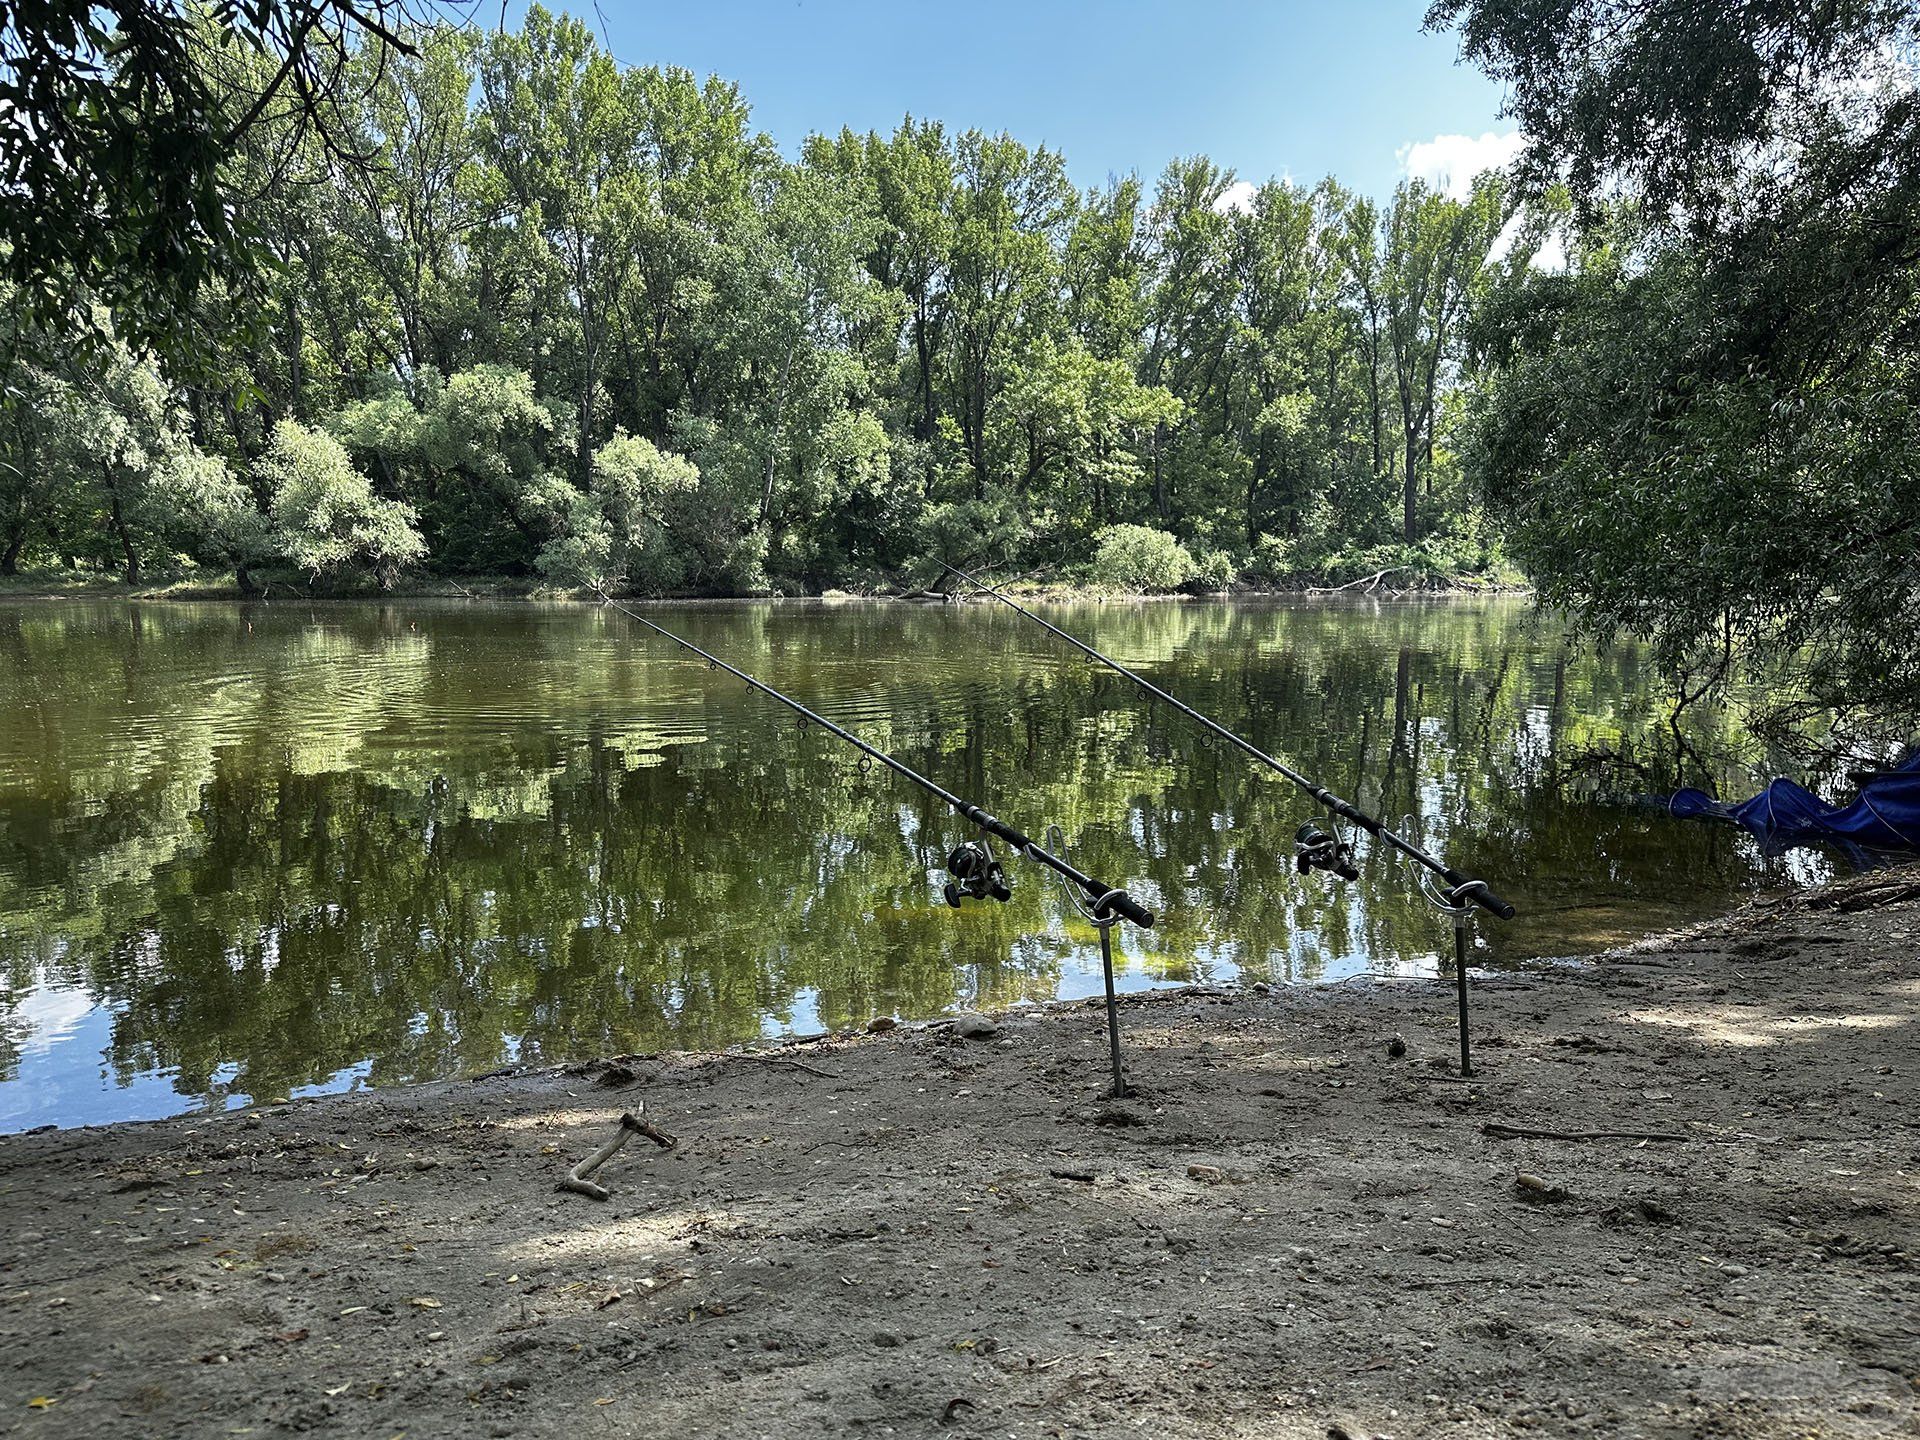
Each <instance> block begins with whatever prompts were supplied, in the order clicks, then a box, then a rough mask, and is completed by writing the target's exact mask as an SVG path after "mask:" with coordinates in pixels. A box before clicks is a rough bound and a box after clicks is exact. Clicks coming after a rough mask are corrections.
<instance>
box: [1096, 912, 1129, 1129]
mask: <svg viewBox="0 0 1920 1440" xmlns="http://www.w3.org/2000/svg"><path fill="white" fill-rule="evenodd" d="M1100 970H1101V973H1102V975H1103V976H1104V977H1105V979H1106V982H1107V1050H1108V1052H1109V1053H1110V1054H1111V1055H1112V1057H1113V1097H1112V1098H1113V1099H1115V1100H1124V1099H1126V1098H1127V1096H1129V1095H1131V1094H1132V1093H1133V1092H1132V1091H1131V1090H1130V1089H1128V1088H1127V1077H1126V1072H1125V1071H1123V1070H1122V1069H1121V1068H1120V1002H1119V1000H1118V999H1116V998H1115V996H1114V993H1113V926H1112V925H1111V924H1106V925H1102V926H1101V927H1100Z"/></svg>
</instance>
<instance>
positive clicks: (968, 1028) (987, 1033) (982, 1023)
mask: <svg viewBox="0 0 1920 1440" xmlns="http://www.w3.org/2000/svg"><path fill="white" fill-rule="evenodd" d="M953 1033H954V1034H956V1035H958V1036H959V1037H960V1038H961V1039H962V1040H991V1039H992V1038H993V1037H994V1036H995V1035H998V1034H999V1033H1000V1027H999V1026H998V1025H996V1024H994V1023H993V1021H991V1020H989V1019H988V1018H987V1017H986V1016H984V1015H962V1016H961V1017H960V1018H959V1019H958V1020H956V1021H954V1022H953Z"/></svg>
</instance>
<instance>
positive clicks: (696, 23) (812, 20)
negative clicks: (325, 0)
mask: <svg viewBox="0 0 1920 1440" xmlns="http://www.w3.org/2000/svg"><path fill="white" fill-rule="evenodd" d="M548 4H549V8H553V9H566V10H569V11H571V12H572V13H574V14H576V15H578V16H580V18H582V19H584V20H586V21H587V22H588V23H589V24H591V25H593V27H594V28H595V29H596V30H597V31H600V32H601V34H602V35H603V36H604V38H605V40H606V42H607V43H608V45H609V46H610V48H611V49H612V51H613V53H614V54H615V55H616V56H618V57H619V58H620V59H621V60H623V61H626V62H628V63H630V64H662V65H667V64H671V65H683V66H686V67H687V68H688V69H690V70H694V71H696V72H698V73H700V74H703V75H704V74H708V73H716V74H719V75H722V76H725V77H726V78H727V79H730V80H734V81H737V82H738V83H739V84H740V87H741V90H742V92H743V93H744V95H745V97H746V98H747V100H748V101H749V102H751V104H752V105H753V113H754V120H755V122H756V123H757V124H758V125H759V127H760V128H761V129H763V130H766V131H767V132H768V133H770V134H771V135H772V136H773V137H774V138H775V139H776V140H777V141H779V143H780V145H781V148H782V149H783V150H785V151H786V152H787V153H788V154H793V153H795V151H796V150H797V149H798V146H799V144H800V141H801V139H802V138H803V137H804V136H805V135H806V134H808V133H809V132H810V131H814V130H838V129H839V128H840V126H842V125H850V126H852V127H854V128H855V129H856V130H869V129H880V130H890V129H891V128H893V126H894V125H896V124H898V123H899V120H900V118H901V116H903V115H904V114H906V113H907V112H908V111H911V112H912V113H913V114H915V115H918V116H926V117H929V118H933V119H938V120H942V121H945V122H946V123H947V124H948V125H949V126H950V127H956V128H960V129H965V128H967V127H969V126H978V127H980V128H982V129H987V130H1008V131H1011V132H1012V133H1013V134H1014V135H1015V136H1016V137H1017V138H1019V139H1021V140H1024V141H1026V142H1028V143H1029V144H1033V143H1040V142H1044V143H1046V144H1047V145H1049V146H1052V147H1054V148H1056V149H1059V150H1062V151H1064V152H1065V155H1066V159H1067V166H1068V169H1069V170H1070V172H1071V173H1072V175H1073V177H1074V179H1075V180H1076V181H1078V182H1079V183H1080V184H1081V185H1091V184H1097V183H1099V182H1101V181H1103V180H1105V179H1106V177H1107V176H1108V175H1109V174H1110V173H1114V174H1117V173H1123V172H1125V171H1129V170H1137V171H1139V172H1140V173H1141V174H1142V175H1143V176H1146V177H1147V178H1148V179H1151V178H1152V177H1153V176H1155V175H1157V174H1158V173H1159V171H1160V169H1161V167H1162V166H1164V165H1165V164H1166V162H1167V161H1168V160H1169V159H1170V158H1172V157H1173V156H1175V155H1187V154H1193V153H1196V152H1202V151H1204V152H1205V153H1206V154H1209V155H1211V156H1213V157H1214V159H1216V160H1218V161H1219V162H1221V163H1222V164H1224V165H1229V166H1231V167H1232V168H1233V169H1234V170H1235V171H1237V172H1238V173H1239V174H1240V175H1241V176H1242V177H1243V178H1245V179H1249V180H1254V181H1258V180H1264V179H1266V178H1268V177H1269V176H1276V175H1291V176H1292V177H1293V178H1294V179H1296V180H1300V181H1303V182H1307V183H1311V182H1313V181H1315V180H1317V179H1319V178H1320V177H1321V176H1323V175H1326V174H1329V173H1331V174H1333V175H1336V176H1338V177H1339V178H1340V180H1341V181H1342V182H1343V183H1345V184H1347V185H1350V186H1352V187H1354V188H1356V189H1359V190H1364V191H1367V192H1370V193H1374V194H1384V193H1385V192H1386V191H1388V190H1390V189H1391V188H1392V187H1393V184H1394V182H1395V181H1396V180H1398V179H1399V178H1400V177H1401V176H1402V175H1403V174H1405V173H1406V171H1407V168H1408V166H1409V165H1411V166H1412V167H1414V168H1416V169H1420V170H1422V171H1424V172H1425V173H1427V174H1428V176H1429V178H1434V177H1435V176H1436V175H1437V174H1438V172H1441V171H1445V172H1448V173H1452V172H1454V171H1460V170H1467V171H1471V170H1473V169H1477V168H1479V167H1480V163H1481V162H1482V161H1483V160H1489V159H1490V160H1492V161H1494V162H1498V161H1501V160H1504V159H1505V158H1506V157H1507V154H1508V153H1510V148H1511V142H1510V141H1504V140H1503V139H1502V138H1501V137H1505V136H1509V135H1511V134H1512V132H1513V129H1514V127H1513V124H1512V122H1510V121H1503V120H1501V119H1500V118H1499V111H1500V103H1501V99H1502V92H1501V90H1500V88H1499V87H1498V86H1496V85H1494V84H1493V83H1491V82H1490V81H1488V80H1487V79H1486V78H1485V77H1484V76H1482V75H1481V74H1480V73H1479V72H1478V71H1476V70H1474V69H1472V68H1471V67H1468V66H1465V65H1460V64H1457V63H1456V55H1457V50H1458V47H1457V43H1456V41H1455V39H1454V37H1453V36H1451V35H1438V36H1434V35H1424V34H1422V33H1421V29H1420V21H1421V16H1422V13H1423V11H1424V9H1425V0H1412V3H1403V0H1371V3H1352V4H1339V3H1332V4H1321V5H1314V4H1297V3H1284V4H1283V3H1267V4H1261V3H1257V0H1187V3H1171V0H1163V3H1143V0H1108V3H1105V4H1092V3H1086V0H1072V3H1069V0H1024V3H1018V0H975V3H971V4H968V3H964V0H945V3H939V4H934V3H928V0H894V3H891V4H885V3H878V0H694V3H687V0H631V3H625V4H622V3H617V0H600V4H599V6H598V9H597V13H596V8H595V6H594V4H593V0H573V3H556V0H548ZM512 9H513V12H515V13H517V12H518V10H519V9H520V7H519V6H518V5H515V6H514V7H512ZM482 16H484V10H483V11H482ZM476 18H481V17H480V16H477V17H476ZM482 23H484V20H483V22H482ZM1435 142H1438V143H1437V144H1436V143H1435ZM1408 147H1422V148H1415V149H1409V148H1408ZM1456 178H1457V180H1458V181H1460V182H1464V180H1465V179H1466V178H1470V175H1465V176H1459V177H1456Z"/></svg>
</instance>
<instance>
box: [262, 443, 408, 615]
mask: <svg viewBox="0 0 1920 1440" xmlns="http://www.w3.org/2000/svg"><path fill="white" fill-rule="evenodd" d="M255 471H256V473H257V474H258V476H259V477H260V479H262V480H263V481H265V482H266V485H267V487H268V489H269V490H270V492H271V494H272V496H273V500H272V503H271V505H270V507H269V511H270V514H271V516H272V519H273V540H274V547H275V548H276V549H277V550H279V551H280V553H281V554H283V555H285V556H286V557H287V558H288V559H289V560H291V561H292V562H293V563H294V564H295V565H297V566H299V567H300V568H301V569H302V570H305V571H306V572H307V573H308V574H309V575H312V576H316V577H317V576H320V575H323V574H326V573H328V572H330V571H334V570H341V569H346V568H365V569H367V570H369V571H371V572H372V573H373V575H374V576H375V578H377V579H378V580H379V582H380V584H381V585H382V586H383V587H385V586H391V585H392V584H393V582H394V581H395V580H397V579H398V578H399V575H400V571H401V570H402V569H404V568H405V567H406V566H407V565H410V564H412V563H413V562H414V561H416V560H418V559H420V558H421V556H423V555H425V554H426V551H427V546H426V542H425V541H424V540H422V539H421V538H420V532H419V531H418V530H416V529H414V511H413V507H412V506H411V505H403V504H401V503H400V502H399V501H398V500H386V499H383V498H381V497H380V496H378V495H375V494H374V493H373V485H372V483H371V482H370V481H369V480H368V479H367V477H366V476H365V475H363V474H361V473H360V472H359V471H358V470H356V469H354V468H353V462H352V461H351V460H349V459H348V458H347V452H346V451H345V450H344V449H342V448H341V445H340V442H339V441H338V440H336V439H334V438H333V437H332V436H331V435H328V434H326V433H325V432H323V431H319V430H310V429H308V428H307V427H306V426H304V425H301V424H298V423H297V422H295V421H292V420H282V421H281V422H280V423H279V424H277V425H275V426H274V427H273V443H272V445H271V446H270V447H269V448H268V450H267V453H266V454H265V455H264V456H262V457H261V459H260V460H259V462H258V464H257V465H256V466H255Z"/></svg>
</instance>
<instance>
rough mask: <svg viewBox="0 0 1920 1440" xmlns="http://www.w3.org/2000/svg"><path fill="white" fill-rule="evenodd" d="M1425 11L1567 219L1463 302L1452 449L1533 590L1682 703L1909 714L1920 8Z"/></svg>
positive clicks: (1917, 364)
mask: <svg viewBox="0 0 1920 1440" xmlns="http://www.w3.org/2000/svg"><path fill="white" fill-rule="evenodd" d="M1433 17H1434V18H1435V19H1436V20H1447V19H1452V18H1456V17H1457V18H1460V19H1461V20H1462V21H1463V24H1464V33H1465V36H1466V42H1467V48H1468V51H1469V53H1470V54H1472V55H1474V56H1475V57H1476V58H1480V59H1481V60H1482V61H1483V63H1485V64H1487V65H1488V66H1489V68H1490V69H1491V70H1492V71H1493V73H1495V74H1496V75H1499V76H1501V77H1503V78H1506V79H1508V80H1509V81H1510V83H1512V84H1513V85H1514V87H1515V89H1514V100H1513V105H1514V108H1515V112H1516V114H1518V115H1519V116H1520V117H1521V118H1522V120H1523V121H1524V123H1525V124H1526V128H1527V130H1528V132H1529V133H1530V134H1531V135H1533V136H1534V142H1535V143H1534V150H1533V156H1532V165H1533V167H1534V170H1535V173H1536V175H1537V176H1538V177H1539V183H1545V182H1546V181H1548V180H1553V179H1558V178H1564V179H1565V180H1566V181H1567V182H1568V183H1569V184H1570V186H1571V189H1572V196H1573V199H1574V201H1575V203H1576V205H1577V209H1578V214H1579V216H1580V218H1581V221H1582V224H1581V228H1580V233H1579V235H1578V237H1577V242H1576V244H1575V245H1574V247H1573V254H1572V264H1571V268H1570V270H1569V271H1568V272H1567V273H1564V274H1544V273H1536V274H1532V275H1530V276H1526V277H1523V278H1522V279H1520V280H1519V281H1518V282H1517V283H1516V284H1514V285H1513V286H1511V287H1509V288H1508V289H1507V290H1506V291H1505V292H1504V293H1503V294H1501V295H1500V296H1498V297H1497V298H1496V299H1495V300H1494V301H1492V302H1491V303H1489V304H1488V305H1486V306H1485V307H1484V308H1483V310H1482V312H1481V314H1480V316H1479V320H1478V325H1477V329H1478V332H1479V333H1478V336H1477V340H1476V345H1477V348H1478V350H1479V352H1480V353H1481V354H1482V356H1483V357H1484V359H1485V362H1486V367H1487V369H1486V374H1485V376H1484V383H1483V384H1482V385H1481V386H1480V387H1478V388H1477V389H1476V391H1475V392H1474V393H1473V394H1472V395H1471V396H1470V397H1469V404H1468V410H1469V414H1470V421H1471V423H1470V424H1469V426H1468V427H1467V431H1466V434H1465V436H1464V440H1465V444H1466V454H1467V458H1468V461H1469V463H1470V465H1471V466H1472V467H1473V468H1474V469H1475V470H1476V471H1478V472H1479V473H1482V474H1484V475H1485V476H1486V477H1487V480H1488V483H1489V484H1490V485H1491V486H1492V487H1493V490H1494V493H1495V495H1496V496H1497V498H1498V499H1499V500H1500V501H1501V503H1502V505H1503V506H1504V507H1505V508H1506V509H1507V510H1508V511H1509V512H1510V513H1511V514H1512V515H1513V516H1514V518H1515V522H1516V527H1517V528H1516V533H1515V536H1514V545H1515V549H1516V551H1517V554H1518V555H1519V557H1520V558H1521V559H1522V560H1523V561H1524V562H1525V563H1526V564H1527V565H1528V566H1529V568H1530V569H1531V570H1532V571H1533V573H1534V574H1535V575H1536V576H1537V577H1538V580H1539V582H1540V584H1541V587H1542V591H1543V594H1544V595H1545V596H1546V597H1547V598H1549V599H1551V600H1554V601H1557V602H1560V603H1564V604H1566V605H1568V606H1570V607H1573V608H1574V609H1575V610H1577V611H1578V613H1579V614H1580V615H1582V616H1583V617H1584V618H1585V620H1586V621H1587V622H1588V623H1589V624H1590V625H1591V626H1592V627H1593V628H1594V629H1596V630H1599V631H1602V632H1610V631H1614V630H1630V631H1634V632H1637V633H1639V634H1643V635H1646V636H1649V637H1651V638H1652V639H1653V640H1654V641H1655V644H1656V651H1655V653H1656V655H1657V657H1658V659H1659V661H1660V663H1661V665H1662V667H1663V670H1664V671H1665V672H1666V673H1667V674H1668V675H1669V676H1670V677H1672V678H1673V680H1674V681H1675V684H1676V688H1677V691H1678V694H1679V696H1680V699H1681V703H1682V704H1686V703H1691V702H1692V700H1694V699H1695V698H1698V697H1700V696H1702V695H1706V694H1710V693H1713V692H1715V691H1723V690H1728V689H1731V688H1734V687H1736V686H1739V685H1741V684H1742V682H1757V683H1756V684H1755V685H1753V686H1752V690H1753V692H1754V693H1757V694H1759V695H1761V696H1764V697H1765V699H1764V700H1763V701H1761V702H1759V703H1760V704H1761V712H1760V713H1759V714H1757V715H1756V717H1755V718H1756V719H1757V720H1758V721H1759V722H1760V723H1761V724H1762V725H1763V727H1768V728H1772V729H1774V730H1776V731H1783V730H1785V729H1787V728H1789V727H1792V726H1795V725H1797V724H1798V723H1799V722H1801V721H1802V720H1805V719H1809V718H1811V717H1813V716H1816V715H1824V716H1827V717H1837V718H1839V719H1840V720H1842V721H1843V722H1848V723H1846V724H1845V725H1844V726H1843V729H1842V731H1841V732H1840V734H1839V735H1838V736H1837V737H1836V738H1835V742H1834V743H1847V742H1848V741H1851V742H1854V743H1863V742H1864V743H1866V744H1867V745H1868V746H1869V748H1871V745H1872V743H1873V740H1874V736H1875V734H1876V732H1878V734H1879V735H1880V736H1881V737H1883V738H1885V737H1889V736H1899V735H1901V734H1902V733H1903V732H1907V731H1909V730H1910V728H1911V727H1912V726H1914V725H1916V724H1920V626H1916V625H1915V623H1914V616H1915V614H1916V613H1917V612H1920V567H1917V566H1916V563H1915V555H1916V554H1917V553H1920V549H1917V548H1916V538H1920V460H1916V457H1917V456H1920V331H1916V329H1915V327H1914V324H1913V316H1914V315H1915V313H1916V311H1917V310H1920V242H1917V241H1916V236H1920V83H1917V82H1916V71H1915V69H1914V66H1913V64H1912V61H1913V59H1914V57H1915V53H1916V51H1915V46H1916V44H1920V7H1915V6H1914V5H1912V4H1911V3H1906V4H1879V3H1869V4H1859V5H1844V6H1840V7H1837V8H1836V7H1832V6H1825V5H1818V6H1816V5H1812V4H1803V3H1797V0H1795V3H1786V4H1781V5H1778V6H1768V7H1759V8H1755V7H1749V6H1735V7H1713V6H1707V7H1699V6H1693V5H1687V4H1682V3H1678V0H1654V3H1650V4H1644V5H1641V4H1635V5H1626V4H1616V3H1607V4H1601V5H1596V6H1581V7H1561V6H1544V7H1542V6H1536V5H1519V4H1513V3H1509V0H1472V3H1467V0H1462V3H1459V4H1446V5H1442V6H1438V7H1436V8H1435V10H1434V12H1433ZM1709 82H1710V83H1709ZM1629 115H1631V116H1634V117H1643V118H1644V120H1645V121H1648V122H1650V123H1646V124H1643V123H1642V118H1636V122H1635V125H1634V126H1633V127H1627V126H1625V125H1623V124H1622V123H1621V117H1624V116H1629ZM1743 688H1744V687H1743Z"/></svg>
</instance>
